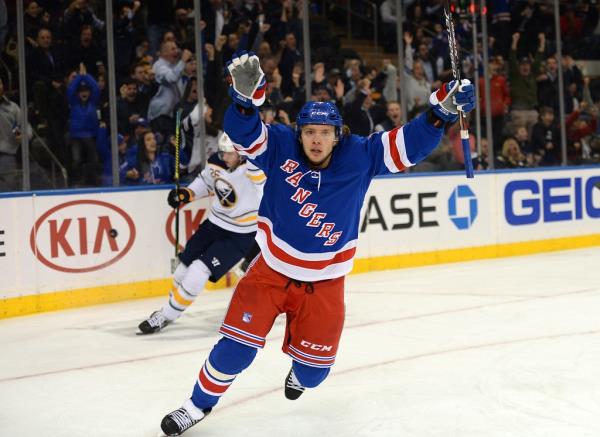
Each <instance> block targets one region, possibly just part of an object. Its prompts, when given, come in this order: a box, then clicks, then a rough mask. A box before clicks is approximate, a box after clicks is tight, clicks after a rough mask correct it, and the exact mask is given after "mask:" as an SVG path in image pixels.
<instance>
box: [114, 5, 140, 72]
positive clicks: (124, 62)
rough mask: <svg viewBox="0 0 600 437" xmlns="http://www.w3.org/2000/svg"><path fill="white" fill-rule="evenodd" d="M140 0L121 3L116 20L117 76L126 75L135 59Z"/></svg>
mask: <svg viewBox="0 0 600 437" xmlns="http://www.w3.org/2000/svg"><path fill="white" fill-rule="evenodd" d="M140 5H141V3H140V2H139V0H135V1H134V2H131V3H129V2H126V3H121V4H120V5H119V9H118V13H117V18H116V20H115V30H114V32H115V42H114V44H115V68H116V70H117V74H120V75H125V74H127V70H128V68H129V65H130V64H131V60H132V58H133V50H134V44H133V34H134V24H133V20H134V17H135V14H136V12H137V11H138V9H139V8H140Z"/></svg>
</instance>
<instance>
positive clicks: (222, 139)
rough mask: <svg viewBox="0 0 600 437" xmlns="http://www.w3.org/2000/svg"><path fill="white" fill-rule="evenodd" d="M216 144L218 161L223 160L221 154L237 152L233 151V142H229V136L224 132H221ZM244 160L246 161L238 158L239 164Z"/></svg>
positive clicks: (241, 157)
mask: <svg viewBox="0 0 600 437" xmlns="http://www.w3.org/2000/svg"><path fill="white" fill-rule="evenodd" d="M217 143H218V147H219V159H221V160H222V159H223V153H226V152H237V150H235V147H234V146H233V141H231V138H229V135H227V134H226V133H225V132H221V133H220V134H219V137H218V139H217ZM245 160H246V158H244V157H243V156H240V164H241V163H242V162H244V161H245Z"/></svg>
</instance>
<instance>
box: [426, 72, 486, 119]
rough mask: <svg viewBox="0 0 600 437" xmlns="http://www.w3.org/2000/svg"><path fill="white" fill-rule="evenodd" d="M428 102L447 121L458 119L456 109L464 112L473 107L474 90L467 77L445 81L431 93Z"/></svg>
mask: <svg viewBox="0 0 600 437" xmlns="http://www.w3.org/2000/svg"><path fill="white" fill-rule="evenodd" d="M429 104H430V105H431V106H432V108H433V112H434V113H435V115H437V116H438V117H439V118H441V119H442V120H444V121H445V122H447V123H454V122H455V121H456V120H457V119H458V111H462V112H464V113H465V114H466V113H468V112H471V111H472V110H473V108H475V91H474V89H473V85H472V84H471V81H470V80H469V79H463V80H461V82H460V84H459V82H458V81H457V80H453V81H451V82H445V83H443V84H442V86H441V87H440V89H438V90H437V91H434V92H433V93H431V96H430V97H429Z"/></svg>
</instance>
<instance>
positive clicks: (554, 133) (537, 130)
mask: <svg viewBox="0 0 600 437" xmlns="http://www.w3.org/2000/svg"><path fill="white" fill-rule="evenodd" d="M525 152H526V153H527V162H530V163H532V164H533V165H532V166H533V167H537V166H544V167H546V166H551V165H559V164H560V161H561V159H560V140H559V136H558V129H557V127H556V124H555V123H554V110H553V109H552V108H551V107H550V106H542V107H541V108H540V121H539V122H537V123H536V124H535V125H534V126H533V128H532V131H531V148H530V149H529V150H525Z"/></svg>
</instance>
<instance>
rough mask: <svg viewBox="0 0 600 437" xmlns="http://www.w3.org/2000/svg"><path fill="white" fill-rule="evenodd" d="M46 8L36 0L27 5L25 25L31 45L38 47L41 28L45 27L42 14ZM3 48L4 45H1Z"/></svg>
mask: <svg viewBox="0 0 600 437" xmlns="http://www.w3.org/2000/svg"><path fill="white" fill-rule="evenodd" d="M43 13H44V10H43V9H42V8H40V5H39V4H38V2H36V1H31V2H29V3H26V5H25V13H24V14H23V24H24V27H25V40H26V41H27V43H28V44H29V46H31V47H36V45H37V43H36V38H37V34H38V32H39V30H40V29H41V28H42V27H44V21H43V20H42V14H43ZM0 48H2V47H0Z"/></svg>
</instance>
